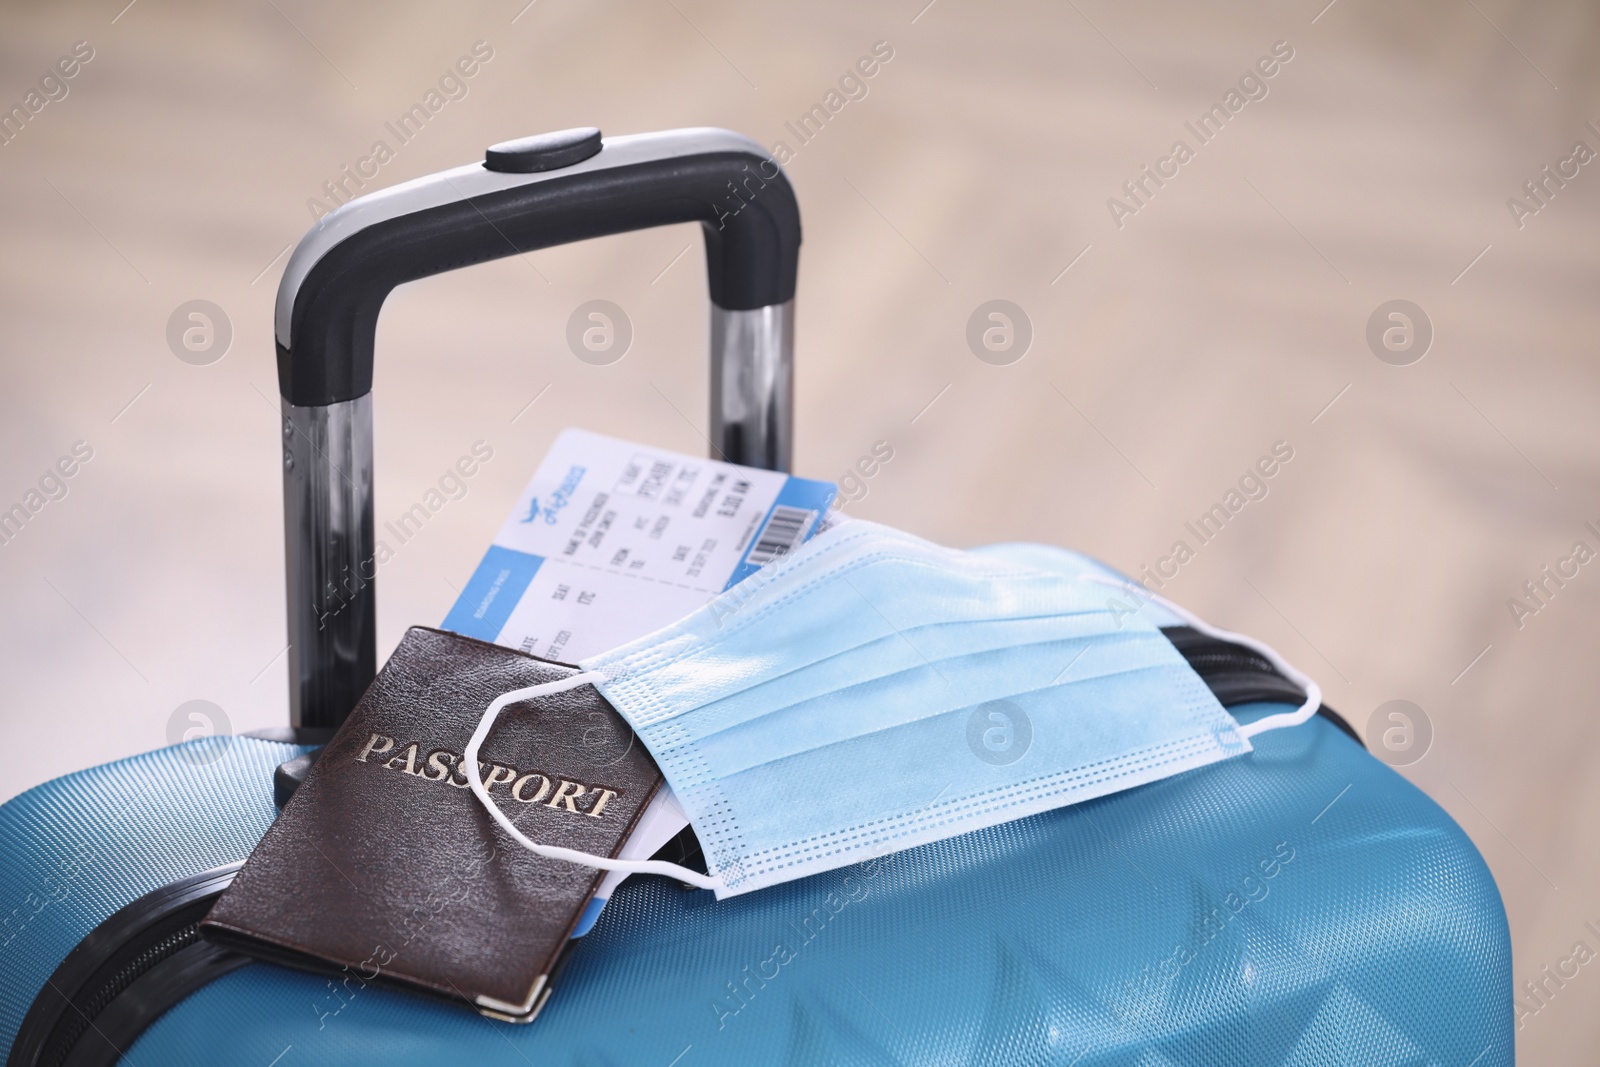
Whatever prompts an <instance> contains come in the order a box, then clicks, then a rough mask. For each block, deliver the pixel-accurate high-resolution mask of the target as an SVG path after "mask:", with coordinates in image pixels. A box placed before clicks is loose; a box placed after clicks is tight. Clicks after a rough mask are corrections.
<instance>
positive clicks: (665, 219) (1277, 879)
mask: <svg viewBox="0 0 1600 1067" xmlns="http://www.w3.org/2000/svg"><path fill="white" fill-rule="evenodd" d="M682 221H700V222H702V223H703V228H704V231H705V237H706V248H707V257H708V264H709V277H710V288H711V296H712V300H713V309H712V329H711V347H712V360H713V364H712V367H713V370H712V420H711V421H712V428H713V440H714V442H715V443H714V448H716V449H717V451H718V452H719V453H720V454H721V455H724V456H726V457H727V458H728V459H731V460H734V461H736V462H743V463H748V464H752V465H759V466H764V467H773V468H779V469H784V468H786V467H787V466H788V462H789V455H790V433H791V428H790V422H789V411H790V383H791V379H792V337H793V333H792V314H793V295H794V282H795V268H796V264H797V261H798V252H799V240H800V229H799V213H798V209H797V208H796V206H795V202H794V196H793V193H792V191H791V190H790V187H789V185H788V182H787V179H786V178H785V177H784V175H783V174H782V172H781V170H780V169H779V168H778V166H777V164H776V163H774V162H772V161H771V160H770V158H769V157H768V156H767V155H766V154H765V153H764V152H763V151H762V150H761V149H760V148H759V147H758V146H757V145H755V144H754V143H753V142H750V141H748V140H746V139H744V138H742V137H738V136H737V135H734V134H731V133H728V132H726V131H721V130H681V131H673V132H669V133H664V134H649V135H640V136H636V137H623V138H612V139H606V140H602V139H601V138H600V135H599V132H598V131H593V130H578V131H567V132H565V133H562V134H556V135H548V136H546V137H542V138H529V139H526V140H524V141H520V142H509V143H507V144H504V145H498V146H496V147H495V148H493V149H491V150H490V152H489V153H488V157H487V159H486V162H485V163H484V164H481V165H480V164H474V165H471V166H468V167H462V168H458V169H456V170H454V171H448V172H445V173H443V174H440V175H434V176H432V177H430V178H424V179H421V180H419V181H416V182H410V183H406V184H404V185H401V186H397V187H395V188H393V189H389V190H385V191H384V192H381V193H378V194H374V195H372V196H368V197H364V198H362V199H360V200H356V201H352V202H351V203H349V204H347V205H345V206H344V207H343V208H341V209H340V210H339V211H337V212H335V213H334V214H333V215H330V216H328V217H327V218H326V219H324V220H323V221H322V222H321V223H319V225H318V226H317V228H315V229H313V230H312V231H311V232H310V233H309V234H308V235H307V236H306V238H305V239H304V240H303V241H302V242H301V244H300V246H299V247H298V248H297V250H296V252H295V254H294V256H293V257H292V258H291V260H290V262H289V265H288V267H287V268H286V271H285V277H284V281H283V284H282V286H281V288H280V290H279V296H278V308H277V320H276V327H277V336H278V342H279V344H278V363H279V380H280V387H281V390H282V394H283V404H284V421H283V433H284V447H285V452H284V457H285V475H284V476H285V483H284V484H285V527H286V536H287V564H288V567H289V585H288V589H289V598H290V603H289V611H290V617H289V628H290V640H291V644H292V646H293V647H292V649H291V654H290V661H291V662H290V671H291V674H290V683H291V685H290V688H291V722H292V723H293V724H294V725H293V726H292V727H291V728H289V729H287V730H283V731H278V732H276V733H272V732H269V734H267V735H261V736H246V737H237V738H227V737H223V738H202V739H199V740H194V741H189V742H186V743H184V744H180V745H175V746H173V747H170V748H166V749H161V750H158V751H155V752H150V753H146V754H144V755H141V756H136V757H133V758H131V759H126V760H121V761H119V762H116V763H111V764H107V765H105V766H102V767H96V768H92V769H90V770H86V771H82V772H79V773H77V774H72V775H68V776H66V777H64V778H60V779H57V780H56V781H53V782H49V783H46V784H45V785H42V786H39V787H38V788H35V789H32V790H30V791H28V792H27V793H24V794H22V795H21V796H19V797H17V798H15V799H14V800H12V801H10V802H9V803H7V804H5V805H4V806H0V893H3V894H4V895H3V896H0V908H7V909H9V911H8V912H0V1055H4V1056H5V1057H6V1059H5V1062H6V1064H7V1065H8V1067H21V1065H27V1067H89V1065H96V1064H113V1063H117V1062H122V1061H125V1062H127V1063H129V1064H132V1065H137V1067H144V1065H148V1064H160V1065H173V1067H182V1065H191V1064H192V1065H202V1064H204V1065H208V1067H209V1065H213V1064H251V1065H261V1067H299V1065H305V1064H383V1065H385V1067H393V1065H394V1064H396V1063H424V1062H427V1063H457V1062H472V1063H477V1064H508V1065H518V1064H540V1065H544V1064H574V1065H576V1064H634V1063H645V1064H657V1065H661V1067H676V1065H680V1064H681V1065H682V1067H695V1065H701V1064H713V1063H716V1064H721V1063H727V1064H746V1063H780V1062H781V1063H785V1064H813V1063H815V1064H857V1063H860V1064H895V1063H898V1064H909V1063H964V1064H966V1063H970V1064H1004V1065H1023V1064H1059V1065H1061V1067H1112V1065H1116V1067H1177V1065H1184V1067H1190V1065H1193V1067H1201V1065H1205V1067H1211V1065H1230V1067H1234V1065H1255V1064H1259V1065H1263V1067H1266V1065H1272V1067H1278V1065H1283V1067H1312V1065H1330V1067H1331V1065H1334V1064H1363V1065H1370V1067H1391V1065H1392V1067H1423V1065H1429V1064H1440V1065H1446V1064H1454V1065H1462V1067H1503V1065H1506V1064H1510V1063H1512V1062H1513V1059H1514V1045H1513V1015H1512V996H1511V993H1512V985H1511V972H1510V966H1511V956H1510V941H1509V933H1508V929H1507V924H1506V918H1505V912H1504V909H1503V907H1502V905H1501V901H1500V897H1499V893H1498V891H1497V890H1496V888H1495V885H1494V881H1493V879H1492V878H1491V876H1490V874H1489V871H1488V869H1487V867H1486V866H1485V865H1484V863H1483V860H1482V858H1481V857H1480V856H1479V854H1478V852H1477V851H1476V849H1475V848H1474V847H1473V846H1472V843H1471V842H1470V841H1469V840H1468V839H1467V837H1466V835H1465V834H1463V833H1462V831H1461V830H1460V828H1459V827H1457V826H1456V824H1455V823H1454V822H1453V821H1452V820H1451V819H1450V817H1449V816H1448V815H1446V814H1445V812H1444V811H1443V810H1441V809H1440V808H1439V807H1438V806H1437V805H1435V804H1434V803H1433V802H1432V801H1431V800H1429V799H1428V798H1427V797H1426V796H1424V795H1423V794H1422V793H1420V792H1419V791H1418V790H1416V789H1415V788H1414V787H1412V786H1411V785H1410V784H1409V783H1407V782H1406V781H1405V780H1404V779H1403V778H1401V777H1400V776H1398V775H1397V774H1395V773H1394V772H1393V771H1392V770H1390V769H1389V768H1388V767H1387V766H1385V765H1384V764H1382V763H1380V762H1379V761H1377V760H1375V759H1373V758H1372V757H1370V756H1369V755H1368V754H1367V753H1366V752H1365V751H1364V750H1363V748H1362V747H1361V744H1360V742H1359V740H1358V739H1357V738H1356V737H1355V735H1354V734H1353V733H1352V732H1351V731H1350V730H1349V728H1348V727H1347V726H1345V725H1344V723H1342V722H1341V721H1340V720H1339V719H1338V717H1337V716H1336V715H1335V714H1334V713H1332V712H1331V711H1329V710H1328V709H1326V708H1324V709H1323V711H1322V713H1321V714H1319V715H1318V716H1317V717H1315V718H1313V719H1312V720H1311V721H1310V722H1308V723H1307V724H1305V725H1303V726H1300V727H1296V728H1293V729H1290V730H1283V731H1278V732H1274V733H1269V734H1264V735H1260V736H1259V737H1257V738H1256V739H1255V746H1256V747H1255V751H1254V752H1253V753H1251V754H1250V755H1247V756H1244V757H1241V758H1236V759H1233V760H1229V761H1226V762H1223V763H1219V764H1214V765H1211V766H1208V767H1204V768H1200V769H1197V770H1192V771H1189V772H1187V773H1184V774H1181V775H1178V776H1176V777H1174V778H1170V779H1167V780H1165V781H1161V782H1157V783H1153V784H1150V785H1145V786H1141V787H1139V788H1136V789H1131V790H1128V791H1125V792H1122V793H1118V794H1115V795H1112V796H1109V797H1104V798H1101V799H1098V800H1093V801H1089V802H1087V803H1082V804H1078V805H1075V806H1072V807H1068V808H1063V809H1060V810H1056V811H1051V812H1047V813H1044V814H1040V815H1035V816H1031V817H1028V818H1025V819H1021V820H1018V821H1015V822H1012V823H1008V824H1005V825H1002V826H999V827H994V828H992V829H988V830H983V831H979V832H975V833H970V834H966V835H963V836H960V837H956V838H953V839H950V840H946V841H941V842H937V843H934V844H930V845H924V846H921V847H918V848H915V849H911V850H907V851H904V852H900V853H895V854H892V855H889V856H885V857H881V858H879V859H877V860H874V861H871V862H869V863H865V864H861V865H858V866H856V867H853V868H847V869H844V870H840V871H833V872H829V873H826V874H821V875H816V876H814V877H811V878H807V879H804V880H801V881H797V882H792V883H788V884H785V885H781V886H778V887H775V888H771V889H767V890H763V891H762V892H759V893H754V894H749V895H746V896H740V897H735V898H732V899H729V900H726V901H721V902H718V901H715V900H713V899H712V897H711V895H710V894H707V893H703V892H697V891H690V890H687V889H685V888H684V887H682V886H680V885H678V884H676V883H674V882H671V881H669V880H666V879H661V878H655V877H635V878H633V879H631V880H629V881H628V882H627V883H625V884H624V885H623V886H622V887H621V888H620V889H619V890H618V891H617V893H616V895H615V896H614V897H613V898H612V900H611V903H610V904H609V906H608V907H607V908H606V910H605V912H604V913H603V914H602V915H601V918H600V921H599V923H598V924H597V925H596V926H595V928H594V929H593V930H592V931H591V932H590V933H589V934H588V935H587V936H585V937H584V938H582V939H581V941H580V942H579V943H578V945H577V946H576V948H575V950H574V951H573V952H572V953H571V954H570V957H569V963H568V964H567V966H566V967H565V969H564V971H563V972H562V973H561V974H560V976H559V979H558V981H557V983H556V992H555V995H554V996H553V998H552V999H551V1001H550V1003H549V1005H548V1006H547V1007H546V1008H545V1010H544V1011H543V1013H542V1014H541V1015H540V1016H539V1018H538V1019H537V1021H536V1022H534V1023H533V1024H531V1025H528V1026H514V1025H509V1024H505V1023H498V1022H493V1021H491V1020H488V1019H485V1018H482V1017H481V1016H478V1015H476V1014H474V1013H472V1012H471V1011H470V1010H468V1009H467V1008H465V1007H464V1006H457V1005H451V1004H445V1003H437V1002H433V1001H430V1000H426V999H422V998H418V997H412V996H408V995H405V994H401V993H395V992H391V991H388V990H385V989H382V988H379V987H376V986H374V985H371V984H369V983H368V982H367V981H365V980H364V979H363V977H362V976H361V975H360V974H347V975H346V976H345V977H344V978H343V979H342V980H333V979H329V978H326V977H323V976H316V975H311V974H306V973H301V972H297V971H292V970H287V969H283V968H280V967H276V966H273V965H271V964H266V963H258V962H250V961H248V960H247V959H245V958H244V957H241V956H237V955H235V954H233V953H230V952H228V951H226V950H224V949H221V948H220V947H218V946H214V945H212V944H210V943H208V942H205V941H203V940H201V939H200V938H199V935H198V933H197V931H196V923H197V922H198V920H199V919H200V918H201V917H202V916H203V915H204V914H205V911H206V910H207V909H208V908H209V906H210V902H211V901H212V900H213V899H214V898H215V896H216V895H217V893H219V892H220V891H221V890H222V889H223V888H224V887H226V885H227V884H228V882H229V881H230V880H231V878H232V875H233V872H234V871H236V870H237V869H238V867H239V865H240V864H241V863H242V862H243V860H244V859H245V857H246V856H248V855H249V853H250V851H251V849H252V847H253V846H254V845H255V843H256V841H257V840H258V839H259V838H260V836H261V835H262V833H263V832H264V831H265V830H266V828H267V827H268V825H270V823H271V822H272V820H273V818H274V816H275V815H276V814H277V810H278V801H279V800H281V799H282V795H281V794H283V793H284V792H286V791H288V790H290V789H292V787H293V784H294V769H295V768H296V767H297V766H301V765H303V764H304V763H305V760H304V759H302V758H301V757H305V756H307V755H308V754H309V753H311V752H312V751H313V750H314V748H315V746H316V744H318V743H320V742H321V741H324V740H326V738H327V736H328V735H329V733H330V731H331V730H332V729H333V728H334V727H336V726H337V724H338V723H339V721H341V719H342V717H343V716H344V714H346V713H347V712H348V710H349V709H350V708H351V707H352V706H353V704H354V703H355V700H356V699H357V698H358V697H359V696H360V694H361V692H362V691H363V690H364V688H365V687H366V685H367V683H368V682H369V681H370V680H371V678H372V677H373V674H374V672H375V669H376V658H375V629H374V626H373V586H372V573H371V571H372V567H371V560H372V554H373V529H372V471H371V457H372V450H371V384H372V379H371V371H372V342H373V335H374V332H375V328H376V322H377V316H378V310H379V308H380V306H381V304H382V302H383V299H384V297H385V296H386V295H387V294H388V292H389V291H390V290H391V289H392V288H393V287H394V286H395V285H397V284H399V283H400V282H403V281H408V280H412V279H415V278H420V277H424V276H427V275H430V274H434V273H438V272H440V271H444V270H449V269H453V268H455V267H458V266H463V265H466V264H469V263H476V262H481V261H484V260H487V259H491V258H495V257H498V256H502V255H507V254H512V253H513V252H516V251H526V250H529V249H533V248H540V247H546V246H549V245H553V244H557V243H561V242H564V241H570V240H578V239H582V238H585V237H591V236H597V235H601V234H607V233H615V232H620V231H624V230H631V229H637V228H641V227H645V226H653V225H661V224H666V223H672V222H682ZM988 551H997V552H1016V553H1028V554H1030V555H1031V556H1033V557H1035V558H1040V559H1048V556H1049V553H1050V552H1053V551H1057V550H1043V549H1038V548H1032V547H1026V546H1010V547H1007V546H1000V547H997V548H994V549H989V550H988ZM1107 573H1109V572H1107ZM1168 621H1169V622H1170V623H1172V625H1169V626H1166V627H1164V629H1165V630H1166V632H1167V634H1168V636H1169V637H1170V638H1171V639H1172V640H1173V643H1174V644H1175V645H1176V646H1177V647H1178V648H1179V650H1180V651H1181V652H1182V653H1183V654H1184V655H1185V656H1186V658H1188V660H1189V661H1190V663H1191V664H1192V665H1193V666H1194V667H1195V669H1196V670H1197V672H1199V673H1200V675H1201V677H1203V678H1204V679H1205V680H1206V681H1207V683H1208V684H1209V685H1210V686H1211V687H1212V689H1213V691H1215V692H1216V693H1217V695H1218V697H1219V699H1220V700H1221V701H1222V702H1223V704H1224V705H1225V706H1227V707H1228V708H1229V709H1230V711H1231V712H1232V713H1233V714H1234V715H1235V716H1236V717H1238V718H1240V719H1241V720H1250V719H1254V718H1257V717H1259V716H1261V715H1264V714H1272V713H1276V712H1281V711H1284V710H1287V709H1288V708H1290V707H1292V706H1294V705H1296V704H1298V703H1299V702H1300V700H1301V694H1300V693H1299V691H1298V690H1297V689H1296V688H1295V687H1294V685H1293V684H1292V683H1290V682H1289V681H1287V680H1286V679H1284V678H1282V677H1280V676H1279V675H1278V674H1277V673H1276V672H1275V671H1274V670H1273V669H1272V667H1271V665H1270V664H1269V663H1267V662H1266V661H1265V660H1264V659H1263V658H1262V657H1261V656H1259V655H1258V654H1256V653H1254V652H1252V651H1250V650H1248V649H1245V648H1243V647H1241V646H1238V645H1233V644H1229V643H1226V642H1218V641H1215V640H1212V639H1211V638H1208V637H1205V636H1203V635H1201V634H1199V633H1197V632H1195V631H1193V630H1190V629H1187V628H1185V627H1183V626H1181V625H1178V624H1177V623H1178V620H1175V619H1173V620H1168ZM306 906H307V907H315V906H316V902H315V901H307V902H306ZM367 977H368V978H370V977H371V976H370V975H368V976H367Z"/></svg>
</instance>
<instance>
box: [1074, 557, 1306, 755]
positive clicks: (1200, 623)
mask: <svg viewBox="0 0 1600 1067" xmlns="http://www.w3.org/2000/svg"><path fill="white" fill-rule="evenodd" d="M1084 577H1085V578H1087V579H1088V580H1089V581H1091V582H1097V583H1099V584H1100V585H1109V586H1111V587H1112V588H1114V589H1121V590H1124V591H1126V592H1129V593H1132V594H1134V595H1135V596H1138V597H1143V598H1145V599H1146V600H1153V601H1155V602H1156V603H1158V604H1160V605H1161V606H1162V607H1164V608H1166V609H1167V610H1168V611H1170V612H1172V613H1173V614H1174V615H1176V616H1177V617H1178V618H1180V619H1182V620H1183V621H1184V622H1185V623H1186V624H1188V625H1189V626H1192V627H1194V628H1195V629H1196V630H1199V631H1200V632H1201V633H1203V634H1205V635H1206V636H1207V637H1214V638H1216V639H1217V640H1219V641H1231V642H1233V643H1234V644H1238V645H1243V646H1244V647H1246V648H1248V649H1251V650H1252V651H1255V652H1259V653H1260V654H1261V655H1263V656H1265V657H1266V658H1267V662H1268V663H1271V664H1272V665H1273V666H1274V667H1276V668H1278V670H1280V671H1282V672H1283V674H1284V676H1285V677H1286V678H1288V679H1289V680H1290V681H1291V682H1294V683H1295V684H1296V685H1298V686H1299V687H1300V688H1301V689H1304V690H1305V693H1306V702H1305V703H1304V704H1301V705H1300V706H1299V707H1298V708H1296V709H1295V710H1294V711H1284V712H1280V713H1278V714H1277V715H1268V716H1266V717H1265V718H1261V719H1257V720H1256V721H1255V722H1252V723H1248V724H1242V725H1240V727H1239V735H1240V736H1241V737H1254V736H1256V735H1257V734H1264V733H1266V732H1267V731H1268V730H1282V729H1285V728H1286V727H1290V726H1299V725H1300V724H1301V723H1303V722H1306V721H1307V720H1309V719H1310V718H1311V717H1312V716H1313V715H1315V714H1316V713H1317V709H1318V708H1320V707H1322V687H1321V686H1319V685H1317V683H1316V682H1314V681H1312V680H1311V676H1310V675H1307V674H1302V673H1301V672H1300V671H1298V670H1296V669H1295V668H1294V667H1292V666H1290V664H1289V661H1288V660H1286V659H1284V658H1283V657H1282V656H1280V655H1278V653H1277V652H1276V651H1275V650H1273V648H1272V647H1271V646H1270V645H1267V644H1264V643H1262V642H1261V641H1257V640H1256V639H1255V638H1253V637H1247V636H1245V635H1244V634H1236V633H1234V632H1233V631H1231V630H1224V629H1222V628H1221V627H1218V626H1212V625H1211V624H1210V623H1208V622H1206V621H1205V620H1204V619H1202V618H1200V617H1199V616H1197V615H1195V614H1193V613H1192V612H1189V611H1186V610H1185V609H1183V608H1180V607H1179V606H1178V605H1176V604H1174V603H1173V602H1172V601H1170V600H1168V599H1167V598H1166V597H1164V596H1162V595H1160V594H1159V593H1152V592H1151V591H1150V590H1148V589H1146V588H1145V587H1144V586H1142V585H1137V584H1135V583H1133V582H1128V581H1118V580H1116V579H1114V578H1111V577H1110V576H1108V575H1103V574H1086V575H1084Z"/></svg>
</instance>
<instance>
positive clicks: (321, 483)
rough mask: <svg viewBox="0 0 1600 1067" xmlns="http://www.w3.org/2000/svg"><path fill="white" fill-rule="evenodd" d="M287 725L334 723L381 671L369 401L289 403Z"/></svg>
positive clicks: (285, 418) (286, 461) (285, 457)
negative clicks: (334, 714) (335, 714)
mask: <svg viewBox="0 0 1600 1067" xmlns="http://www.w3.org/2000/svg"><path fill="white" fill-rule="evenodd" d="M283 526H284V551H285V556H286V558H285V560H284V563H285V564H286V567H285V570H286V573H287V581H288V604H289V724H290V725H291V726H320V727H327V726H335V725H338V724H337V722H335V721H329V720H330V718H331V715H330V713H329V710H328V709H333V708H337V709H341V710H340V711H339V712H338V715H339V717H340V718H343V716H344V715H345V714H347V713H348V712H349V710H350V709H351V708H353V707H355V705H356V701H358V700H360V699H361V694H362V693H363V692H365V690H366V688H367V683H368V682H370V681H371V680H372V678H373V675H374V674H375V673H376V670H377V663H376V658H377V617H376V612H375V601H374V598H373V588H372V583H373V578H374V576H375V574H376V570H377V562H376V560H375V559H374V558H373V556H374V547H373V528H372V394H371V393H368V394H366V395H365V396H359V397H357V398H356V399H354V400H345V401H341V402H340V403H337V404H329V405H327V406H323V407H297V406H295V405H294V404H290V403H289V402H288V401H284V402H283Z"/></svg>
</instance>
